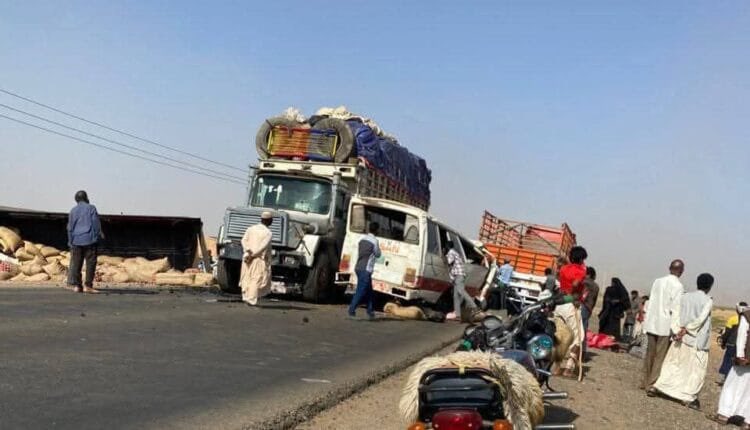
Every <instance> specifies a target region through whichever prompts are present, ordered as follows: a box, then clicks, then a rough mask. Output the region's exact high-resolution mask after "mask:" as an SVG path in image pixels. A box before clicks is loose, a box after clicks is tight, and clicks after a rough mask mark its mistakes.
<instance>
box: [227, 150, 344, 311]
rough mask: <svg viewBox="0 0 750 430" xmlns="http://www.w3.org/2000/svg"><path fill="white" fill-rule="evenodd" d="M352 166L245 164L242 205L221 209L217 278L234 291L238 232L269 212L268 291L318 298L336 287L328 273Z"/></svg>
mask: <svg viewBox="0 0 750 430" xmlns="http://www.w3.org/2000/svg"><path fill="white" fill-rule="evenodd" d="M356 174H357V166H356V165H350V164H333V163H316V162H310V161H289V160H262V161H260V162H259V164H258V166H257V167H255V168H252V169H251V175H250V180H249V187H248V192H247V199H246V204H245V205H244V206H239V207H231V208H228V209H227V210H226V213H225V215H224V222H223V225H222V227H221V228H220V230H219V238H218V241H217V247H218V253H219V255H218V257H219V262H218V267H217V278H218V281H219V285H220V286H221V288H222V289H223V290H224V291H227V292H237V291H238V289H239V286H238V284H239V273H240V268H241V259H242V254H243V250H242V245H241V243H240V241H241V239H242V236H243V235H244V233H245V230H247V228H248V227H250V226H252V225H255V224H257V223H259V222H260V215H261V213H262V212H263V211H266V210H269V211H272V212H273V213H274V219H273V224H272V225H271V227H270V229H271V232H272V234H273V237H272V256H273V259H272V262H271V274H272V287H271V289H272V292H275V293H281V294H299V295H302V296H303V297H304V298H305V299H306V300H310V301H315V302H320V301H326V300H329V299H331V298H332V297H333V296H334V295H335V294H336V292H335V291H334V288H333V275H334V272H335V268H336V264H337V262H338V260H339V255H340V254H339V253H340V249H341V245H342V243H343V240H344V232H345V226H346V216H347V210H346V209H347V207H348V203H349V197H350V195H351V193H352V189H351V188H353V181H354V178H355V177H356Z"/></svg>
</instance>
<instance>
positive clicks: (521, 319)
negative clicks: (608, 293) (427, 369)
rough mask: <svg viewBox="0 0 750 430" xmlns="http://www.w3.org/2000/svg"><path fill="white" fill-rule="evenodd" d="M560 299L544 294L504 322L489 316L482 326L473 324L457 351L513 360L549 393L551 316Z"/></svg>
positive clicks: (553, 339) (553, 332)
mask: <svg viewBox="0 0 750 430" xmlns="http://www.w3.org/2000/svg"><path fill="white" fill-rule="evenodd" d="M560 300H561V297H560V296H553V295H552V293H551V292H547V291H545V292H543V293H542V294H541V295H540V297H539V300H538V301H537V302H536V303H534V304H533V305H529V306H526V307H525V308H523V309H522V310H521V312H520V313H519V314H518V315H516V316H514V317H512V318H510V319H509V320H508V321H507V322H504V321H503V320H501V319H500V318H498V317H496V316H493V315H490V316H487V317H485V318H484V319H483V320H482V322H481V323H480V324H479V325H470V326H468V327H467V328H466V329H465V330H464V335H463V338H462V340H461V343H460V344H459V346H458V348H457V350H459V351H471V350H480V351H492V352H495V353H497V354H499V355H501V356H503V357H504V358H508V359H511V360H514V361H516V362H518V363H520V364H522V365H523V366H524V367H526V368H527V370H529V372H531V373H532V374H533V375H534V376H535V377H536V378H537V380H538V381H539V385H540V386H541V385H545V386H546V387H547V389H548V390H550V391H554V390H552V388H551V387H550V386H549V377H550V376H551V370H552V364H553V362H552V355H553V348H555V347H556V344H555V330H556V328H555V323H554V322H552V321H551V320H550V318H549V317H550V316H551V315H552V313H553V312H554V310H555V306H556V304H558V302H559V301H560Z"/></svg>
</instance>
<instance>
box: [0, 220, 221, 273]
mask: <svg viewBox="0 0 750 430" xmlns="http://www.w3.org/2000/svg"><path fill="white" fill-rule="evenodd" d="M0 251H2V252H1V253H0V281H11V282H46V281H52V282H65V280H66V279H67V272H68V268H69V267H70V252H69V251H61V250H58V249H56V248H54V247H52V246H47V245H44V244H40V243H33V242H30V241H25V240H23V239H22V237H21V235H20V232H18V231H16V230H13V229H10V228H8V227H3V226H0ZM83 270H84V271H85V270H86V265H85V263H84V266H83ZM96 281H97V282H113V283H129V282H137V283H144V284H156V285H181V286H193V287H202V286H210V285H213V283H214V277H213V274H211V273H202V272H199V271H198V270H197V269H187V270H185V272H181V271H179V270H176V269H173V268H172V267H171V266H170V264H169V260H167V258H166V257H164V258H160V259H156V260H148V259H146V258H143V257H134V258H124V257H118V256H110V255H101V256H98V257H97V265H96Z"/></svg>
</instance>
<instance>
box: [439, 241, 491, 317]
mask: <svg viewBox="0 0 750 430" xmlns="http://www.w3.org/2000/svg"><path fill="white" fill-rule="evenodd" d="M445 260H446V262H447V263H448V267H450V272H449V273H448V275H449V277H450V279H451V283H453V312H448V315H446V316H445V319H446V320H450V321H459V322H460V321H461V303H462V302H466V306H468V307H469V308H470V309H471V312H472V315H473V314H476V312H477V305H475V304H474V299H472V298H471V296H470V295H469V293H467V292H466V288H465V282H466V271H465V270H464V259H463V258H462V257H461V255H460V254H459V253H458V251H456V250H455V249H454V248H453V242H451V241H448V242H447V243H446V244H445ZM500 269H501V270H502V267H501V268H500Z"/></svg>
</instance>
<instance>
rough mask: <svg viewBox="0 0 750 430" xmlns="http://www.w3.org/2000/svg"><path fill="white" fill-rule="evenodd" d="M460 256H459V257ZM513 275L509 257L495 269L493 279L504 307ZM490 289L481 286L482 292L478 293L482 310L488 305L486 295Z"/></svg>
mask: <svg viewBox="0 0 750 430" xmlns="http://www.w3.org/2000/svg"><path fill="white" fill-rule="evenodd" d="M459 258H460V257H459ZM512 275H513V266H512V265H511V264H510V260H509V259H507V258H506V259H505V260H504V262H503V265H502V266H500V267H499V268H498V269H497V273H496V274H495V280H496V285H497V286H496V287H495V288H497V289H498V290H499V291H500V295H501V297H502V299H501V302H503V303H501V307H503V308H504V307H505V303H504V302H505V296H506V291H507V289H508V288H509V287H510V278H511V276H512ZM491 292H492V291H490V289H489V288H483V289H482V292H481V293H480V294H479V305H480V306H481V307H482V309H483V310H485V309H486V308H487V305H488V303H487V302H488V300H487V298H488V296H489V295H490V293H491Z"/></svg>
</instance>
